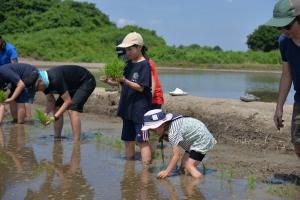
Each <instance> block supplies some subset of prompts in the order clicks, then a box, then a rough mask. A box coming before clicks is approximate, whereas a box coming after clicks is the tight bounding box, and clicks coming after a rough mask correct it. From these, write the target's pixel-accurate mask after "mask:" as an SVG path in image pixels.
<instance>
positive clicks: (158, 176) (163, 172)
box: [156, 170, 169, 178]
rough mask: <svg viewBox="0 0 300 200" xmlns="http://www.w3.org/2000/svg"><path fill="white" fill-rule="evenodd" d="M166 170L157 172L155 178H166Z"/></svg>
mask: <svg viewBox="0 0 300 200" xmlns="http://www.w3.org/2000/svg"><path fill="white" fill-rule="evenodd" d="M168 174H169V173H168V172H167V171H166V170H164V171H160V172H159V173H158V174H157V176H156V177H157V178H166V177H167V176H168Z"/></svg>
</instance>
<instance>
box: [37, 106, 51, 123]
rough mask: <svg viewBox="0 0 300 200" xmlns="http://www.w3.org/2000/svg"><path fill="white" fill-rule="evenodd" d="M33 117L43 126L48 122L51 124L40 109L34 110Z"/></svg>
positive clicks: (49, 118) (49, 119)
mask: <svg viewBox="0 0 300 200" xmlns="http://www.w3.org/2000/svg"><path fill="white" fill-rule="evenodd" d="M35 117H36V118H37V119H38V120H39V121H40V122H41V123H42V124H44V125H46V124H47V123H48V122H51V121H52V120H51V117H49V116H48V115H46V114H45V113H44V112H43V111H41V110H40V109H35Z"/></svg>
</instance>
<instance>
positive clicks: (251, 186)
mask: <svg viewBox="0 0 300 200" xmlns="http://www.w3.org/2000/svg"><path fill="white" fill-rule="evenodd" d="M248 184H249V189H250V190H253V189H254V188H255V177H254V176H253V175H250V176H249V179H248Z"/></svg>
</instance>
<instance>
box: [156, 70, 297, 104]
mask: <svg viewBox="0 0 300 200" xmlns="http://www.w3.org/2000/svg"><path fill="white" fill-rule="evenodd" d="M159 78H160V80H161V83H162V87H163V90H164V92H165V93H169V92H170V91H173V90H174V89H175V88H176V87H178V88H181V89H183V90H184V91H186V92H188V93H189V94H190V95H193V96H203V97H212V98H228V99H239V98H240V96H242V95H244V94H245V93H250V92H252V91H261V92H260V93H259V95H262V97H261V96H259V97H261V99H262V101H264V100H265V99H267V101H272V102H275V101H276V96H277V95H275V93H276V92H278V85H279V80H280V73H271V72H222V71H200V70H199V71H179V70H178V71H159ZM256 94H258V93H256ZM267 95H271V96H269V97H267V98H266V96H267ZM293 95H294V91H293V89H291V91H290V93H289V95H288V97H287V103H290V104H291V103H293Z"/></svg>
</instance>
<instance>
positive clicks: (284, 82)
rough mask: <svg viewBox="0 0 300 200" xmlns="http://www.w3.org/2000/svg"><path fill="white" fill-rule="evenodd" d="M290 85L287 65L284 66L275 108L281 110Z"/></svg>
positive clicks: (290, 78) (289, 73)
mask: <svg viewBox="0 0 300 200" xmlns="http://www.w3.org/2000/svg"><path fill="white" fill-rule="evenodd" d="M291 85H292V75H291V72H290V68H289V66H288V64H284V66H283V71H282V75H281V79H280V84H279V93H278V98H277V108H282V107H283V105H284V102H285V100H286V98H287V96H288V93H289V91H290V88H291Z"/></svg>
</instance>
